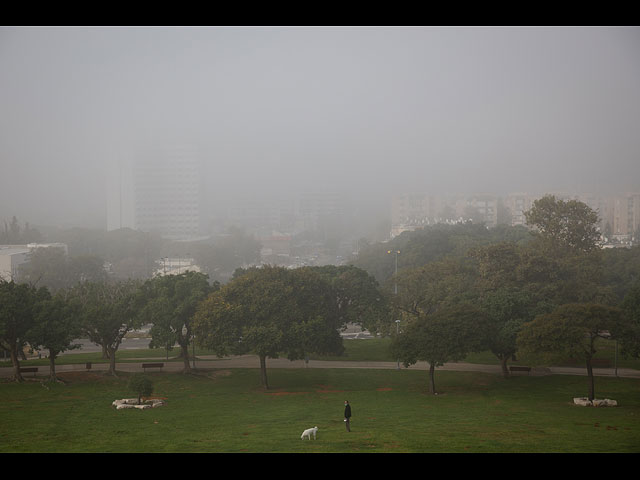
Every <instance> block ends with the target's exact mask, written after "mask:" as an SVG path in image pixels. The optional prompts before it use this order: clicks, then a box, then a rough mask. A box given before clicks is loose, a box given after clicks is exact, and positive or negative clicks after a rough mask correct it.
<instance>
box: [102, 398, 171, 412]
mask: <svg viewBox="0 0 640 480" xmlns="http://www.w3.org/2000/svg"><path fill="white" fill-rule="evenodd" d="M164 404H165V403H164V401H163V400H159V399H152V400H143V402H142V403H140V404H139V403H138V399H137V398H123V399H122V400H114V401H113V403H112V404H111V405H112V406H114V407H116V410H122V409H123V408H137V409H140V410H144V409H147V408H156V407H161V406H163V405H164Z"/></svg>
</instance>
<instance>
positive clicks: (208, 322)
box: [193, 266, 343, 389]
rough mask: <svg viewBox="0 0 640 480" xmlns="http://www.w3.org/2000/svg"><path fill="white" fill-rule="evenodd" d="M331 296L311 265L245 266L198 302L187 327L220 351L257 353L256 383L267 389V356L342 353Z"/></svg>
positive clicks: (202, 341) (201, 340)
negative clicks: (258, 379)
mask: <svg viewBox="0 0 640 480" xmlns="http://www.w3.org/2000/svg"><path fill="white" fill-rule="evenodd" d="M335 298H336V296H335V292H333V291H332V289H331V286H330V285H329V284H328V283H327V282H326V281H325V280H324V279H323V278H322V277H321V276H320V275H319V274H317V273H315V272H313V271H312V270H288V269H286V268H283V267H274V266H265V267H262V268H251V269H248V270H246V271H243V272H242V273H241V274H239V275H237V276H236V277H235V278H234V279H233V280H231V281H230V282H229V283H227V284H225V285H223V286H222V287H221V288H220V290H218V291H216V292H214V293H212V294H211V295H209V297H207V299H206V300H205V301H204V302H202V303H201V304H200V306H199V307H198V310H197V313H196V315H195V318H194V325H193V329H194V332H195V334H196V338H197V340H198V344H200V345H201V346H203V347H206V348H209V349H211V350H213V351H215V352H216V353H217V354H218V355H219V356H221V357H222V356H224V355H228V354H236V355H240V354H247V353H254V354H255V355H257V356H258V357H259V360H260V377H261V383H262V386H263V387H264V388H267V389H268V388H269V384H268V380H267V367H266V360H267V358H278V357H279V356H280V355H282V354H286V355H287V358H289V359H290V360H296V359H301V358H304V355H305V354H306V353H307V352H314V353H315V352H317V353H334V354H340V353H342V351H343V346H342V339H341V337H340V334H339V332H338V326H339V325H338V321H339V319H338V317H337V315H336V311H337V309H336V305H335Z"/></svg>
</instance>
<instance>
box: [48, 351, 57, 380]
mask: <svg viewBox="0 0 640 480" xmlns="http://www.w3.org/2000/svg"><path fill="white" fill-rule="evenodd" d="M57 355H58V354H57V353H56V352H53V351H52V350H49V378H50V379H51V381H54V382H55V381H56V380H58V378H57V377H56V356H57Z"/></svg>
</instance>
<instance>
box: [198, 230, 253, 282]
mask: <svg viewBox="0 0 640 480" xmlns="http://www.w3.org/2000/svg"><path fill="white" fill-rule="evenodd" d="M260 249H261V245H260V242H259V241H258V240H257V239H256V238H255V237H254V236H253V235H248V234H246V233H245V232H244V231H243V230H242V229H239V228H231V229H229V233H228V234H227V235H224V236H222V237H220V238H217V239H215V240H214V241H213V243H211V242H210V241H207V242H199V243H196V244H194V245H193V250H192V251H193V252H194V253H193V255H194V258H195V261H196V263H198V265H200V266H201V267H202V269H203V271H204V272H206V273H207V274H208V275H209V277H210V278H211V279H212V280H216V281H219V282H223V281H225V280H227V279H228V278H229V277H230V276H231V274H232V273H233V271H234V270H235V269H236V268H239V267H243V266H245V265H252V264H256V263H258V262H259V261H260Z"/></svg>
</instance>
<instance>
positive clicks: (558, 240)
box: [524, 195, 600, 252]
mask: <svg viewBox="0 0 640 480" xmlns="http://www.w3.org/2000/svg"><path fill="white" fill-rule="evenodd" d="M524 216H525V219H526V221H527V224H529V225H532V226H535V227H536V228H537V230H538V232H539V234H540V236H541V237H542V239H544V241H545V242H548V243H549V244H550V246H551V247H552V248H554V249H561V250H565V249H570V250H577V251H581V252H591V251H594V250H595V249H596V248H598V246H599V241H600V232H599V231H598V228H597V223H598V214H597V213H596V212H595V211H593V210H592V209H591V208H590V207H589V206H587V205H586V204H585V203H583V202H580V201H578V200H567V201H565V200H561V199H557V198H556V197H555V196H553V195H545V196H544V197H542V198H540V199H538V200H536V201H535V202H533V206H532V207H531V209H530V210H529V211H527V212H524Z"/></svg>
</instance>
